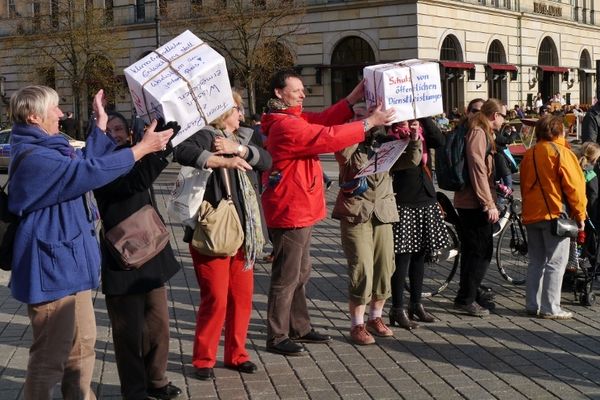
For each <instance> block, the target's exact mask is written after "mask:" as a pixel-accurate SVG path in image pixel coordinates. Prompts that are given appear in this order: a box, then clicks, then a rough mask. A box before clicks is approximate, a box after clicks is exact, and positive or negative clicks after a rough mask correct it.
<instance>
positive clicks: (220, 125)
mask: <svg viewBox="0 0 600 400" xmlns="http://www.w3.org/2000/svg"><path fill="white" fill-rule="evenodd" d="M231 92H232V94H233V102H234V103H235V106H234V107H243V106H244V100H242V95H241V94H240V93H239V92H238V91H237V90H236V89H233V88H231ZM233 111H234V108H231V109H229V110H227V111H225V112H224V113H223V115H221V116H220V117H219V118H217V119H215V120H214V121H213V122H211V123H210V124H211V125H212V126H214V127H215V128H217V129H225V120H226V119H227V118H229V117H230V116H231V114H233Z"/></svg>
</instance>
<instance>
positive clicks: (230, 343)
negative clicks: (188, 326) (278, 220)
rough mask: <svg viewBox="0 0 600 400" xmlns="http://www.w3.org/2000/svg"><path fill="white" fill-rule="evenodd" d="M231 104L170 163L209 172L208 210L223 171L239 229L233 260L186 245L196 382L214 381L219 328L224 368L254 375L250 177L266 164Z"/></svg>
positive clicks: (253, 186) (258, 247)
mask: <svg viewBox="0 0 600 400" xmlns="http://www.w3.org/2000/svg"><path fill="white" fill-rule="evenodd" d="M233 98H234V101H235V103H236V106H235V107H234V108H233V109H231V110H228V111H226V112H225V113H224V114H223V115H222V116H220V117H219V118H217V119H216V120H214V121H213V122H212V123H211V125H207V126H205V127H204V128H202V129H201V130H200V131H198V132H196V133H195V134H193V135H192V136H190V137H189V138H188V139H186V140H184V141H183V142H182V143H180V144H179V145H178V146H177V148H176V149H175V158H176V159H177V161H178V162H179V163H180V164H181V165H187V166H193V167H196V168H198V169H207V168H212V169H213V170H214V172H213V173H212V174H211V175H210V177H209V178H208V181H207V183H206V191H205V193H204V201H207V202H209V203H210V204H211V205H212V206H213V207H216V206H217V204H218V203H219V202H220V201H221V199H223V198H224V197H225V194H224V193H225V189H224V188H225V186H224V182H223V181H224V179H222V178H221V173H220V172H222V171H221V169H222V168H224V169H225V170H224V172H225V173H226V174H228V177H229V182H230V183H231V194H232V201H233V203H234V205H235V208H236V210H237V212H238V216H239V219H240V222H241V225H242V227H243V228H244V242H243V243H242V245H241V247H240V248H239V249H238V251H237V253H236V254H235V255H233V256H224V257H217V256H211V255H205V254H200V253H199V252H198V251H196V249H195V248H194V247H193V246H192V245H191V244H190V254H191V256H192V260H193V263H194V269H195V271H196V279H197V280H198V286H199V287H200V293H201V296H200V306H199V307H198V313H197V318H196V334H195V338H194V350H193V355H192V364H193V366H194V368H195V373H196V378H198V379H200V380H211V379H214V378H215V375H214V370H213V367H214V365H215V364H216V357H217V349H218V345H219V338H220V337H221V331H222V330H223V326H225V333H224V336H225V343H224V345H225V346H224V347H225V348H224V354H223V358H224V360H223V361H224V363H225V367H226V368H230V369H234V370H237V371H239V372H243V373H247V374H252V373H255V372H256V371H257V366H256V364H254V363H253V362H252V361H250V355H249V354H248V351H247V350H246V336H247V334H248V325H249V324H250V314H251V312H252V292H253V284H254V283H253V282H254V281H253V279H254V274H253V268H254V263H255V261H256V257H257V256H258V255H260V252H261V251H262V247H263V244H264V243H265V238H266V237H267V233H266V224H265V223H264V220H263V215H262V209H261V207H260V201H259V199H260V197H259V196H260V195H259V193H258V183H257V176H256V175H257V174H255V173H254V171H265V170H267V169H269V168H270V167H271V163H272V160H271V156H270V155H269V153H267V151H266V150H265V149H263V148H262V147H260V146H254V145H252V143H251V137H252V135H253V134H254V132H253V131H252V129H249V128H244V127H240V120H239V115H240V110H241V108H242V98H241V96H240V95H239V94H238V93H237V92H234V93H233ZM253 170H254V171H253ZM192 233H193V232H192V230H191V228H189V227H188V228H186V234H185V236H184V241H185V242H188V243H189V242H190V241H191V238H192Z"/></svg>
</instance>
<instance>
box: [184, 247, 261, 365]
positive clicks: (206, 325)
mask: <svg viewBox="0 0 600 400" xmlns="http://www.w3.org/2000/svg"><path fill="white" fill-rule="evenodd" d="M190 253H191V255H192V260H193V262H194V270H195V271H196V278H197V279H198V286H199V287H200V307H199V308H198V315H197V316H196V337H195V340H194V354H193V357H192V364H193V365H194V367H196V368H212V367H213V366H214V365H215V363H216V358H217V348H218V346H219V339H220V338H221V330H222V329H223V324H225V351H224V360H223V361H224V363H225V365H230V366H235V365H239V364H242V363H243V362H246V361H248V360H249V359H250V357H249V356H248V352H247V351H246V336H247V334H248V326H249V324H250V314H251V312H252V293H253V290H254V273H253V270H252V269H250V270H247V271H244V270H243V269H244V252H243V251H242V250H241V249H240V250H239V251H238V252H237V254H236V255H235V256H233V257H210V256H205V255H202V254H199V253H198V252H196V250H194V248H192V246H190Z"/></svg>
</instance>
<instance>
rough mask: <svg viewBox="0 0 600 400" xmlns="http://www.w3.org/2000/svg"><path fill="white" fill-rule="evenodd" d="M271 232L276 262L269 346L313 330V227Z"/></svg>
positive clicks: (274, 261)
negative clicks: (310, 284) (309, 297)
mask: <svg viewBox="0 0 600 400" xmlns="http://www.w3.org/2000/svg"><path fill="white" fill-rule="evenodd" d="M269 231H270V233H271V238H272V239H273V256H274V259H273V267H272V270H271V286H270V288H269V301H268V305H267V310H268V311H267V344H269V345H276V344H278V343H281V342H282V341H283V340H285V339H287V338H289V337H291V338H297V337H301V336H304V335H306V334H307V333H309V332H310V330H311V325H310V317H309V315H308V306H307V304H306V293H305V292H306V284H307V282H308V279H309V278H310V271H311V262H310V239H311V234H312V226H309V227H306V228H298V229H279V228H277V229H270V230H269Z"/></svg>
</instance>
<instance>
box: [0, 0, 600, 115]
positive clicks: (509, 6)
mask: <svg viewBox="0 0 600 400" xmlns="http://www.w3.org/2000/svg"><path fill="white" fill-rule="evenodd" d="M58 1H66V0H33V1H31V0H27V1H17V0H0V20H1V21H3V23H2V24H0V54H1V55H0V95H2V96H0V103H3V108H5V106H6V100H7V97H8V96H10V94H11V93H12V92H13V91H14V90H16V89H17V88H18V87H20V86H21V85H24V84H27V83H32V82H39V83H48V76H50V77H51V83H54V86H56V87H57V89H58V90H59V92H60V93H61V96H63V98H62V101H63V103H64V105H65V106H64V108H65V109H67V110H68V109H69V106H68V105H69V103H70V101H71V98H72V96H71V93H70V85H68V82H66V81H65V77H64V75H62V74H61V71H60V68H59V67H58V66H52V65H50V66H44V68H46V69H44V70H43V71H46V73H45V74H42V73H41V72H39V71H40V69H39V66H36V67H38V73H37V75H36V74H33V75H32V74H31V73H29V74H25V73H24V72H23V71H24V70H26V69H27V68H26V67H28V66H27V65H26V64H27V61H26V60H25V61H24V60H20V59H18V58H17V57H15V56H14V54H13V52H14V50H13V49H12V48H11V47H10V44H11V38H14V37H15V36H18V35H23V34H27V33H29V32H31V31H32V30H34V29H35V23H36V15H52V13H53V12H57V11H56V9H57V8H56V7H57V4H58V3H57V2H58ZM84 1H85V4H87V5H88V6H90V7H102V8H104V9H105V10H106V13H107V15H109V16H110V21H111V24H112V25H113V27H114V32H115V33H117V32H118V33H119V35H121V36H120V37H121V39H122V40H120V41H119V43H118V44H115V46H117V47H119V50H120V52H119V54H118V56H116V57H115V59H112V60H110V61H111V62H112V63H113V64H114V70H115V74H117V75H120V74H122V70H123V68H124V67H126V66H127V65H130V64H131V63H133V62H134V61H136V60H137V59H139V57H140V56H142V55H143V54H145V53H146V52H148V51H150V50H153V49H154V48H155V47H156V42H157V39H156V37H157V32H158V33H159V37H160V41H161V42H163V43H164V42H166V41H167V40H169V39H170V38H171V37H173V36H174V35H176V34H177V33H180V32H181V31H183V30H184V29H186V26H185V21H186V20H189V18H190V17H192V18H193V17H194V15H193V13H192V7H193V5H194V4H198V3H202V0H160V3H158V4H157V3H156V2H155V0H154V1H147V0H146V1H144V0H84ZM203 1H204V2H207V1H209V2H210V1H212V2H214V1H221V2H226V0H203ZM248 1H254V2H256V0H248ZM268 3H269V0H267V1H266V4H267V7H268ZM304 3H305V4H306V9H305V13H304V15H303V17H302V24H301V25H302V29H301V31H300V33H299V34H298V35H297V37H295V38H293V39H292V40H291V41H290V42H291V43H292V46H293V48H291V49H290V50H291V52H292V53H293V54H295V65H296V67H297V68H298V70H299V71H300V72H301V74H302V75H303V77H304V82H305V85H306V86H307V91H308V95H309V96H308V99H307V100H306V102H305V104H306V107H307V108H320V107H323V106H327V105H329V104H332V103H333V102H335V101H336V100H338V99H339V98H341V97H343V96H344V95H345V94H347V93H348V92H349V91H350V90H351V88H352V87H354V85H355V84H356V83H357V82H358V80H359V79H360V78H361V74H362V68H363V67H364V66H365V65H369V64H374V63H382V62H391V61H398V60H403V59H409V58H420V59H425V60H432V61H436V62H439V64H440V72H441V78H442V86H443V96H444V107H445V109H446V110H447V111H450V110H451V109H453V108H458V109H459V110H460V109H462V108H463V107H464V105H465V103H466V102H468V101H469V100H470V99H471V98H475V97H484V98H487V97H497V98H500V99H502V101H504V102H505V103H507V104H509V105H511V106H512V105H513V104H521V105H527V104H530V103H531V102H532V100H533V98H534V97H535V95H536V94H537V93H538V92H539V93H541V94H542V96H543V97H544V98H549V97H550V96H551V95H552V94H554V93H556V92H560V93H561V94H563V95H564V96H565V97H566V99H567V101H568V102H570V103H571V104H589V103H592V101H593V99H594V96H595V90H596V72H595V71H596V70H595V64H596V62H595V60H596V59H597V58H600V47H599V45H598V44H597V43H600V17H599V15H598V11H599V10H600V0H553V1H551V0H306V1H305V2H304ZM53 7H55V8H53ZM157 9H158V10H159V15H160V16H161V18H160V25H157V24H156V20H155V15H156V10H157ZM198 18H201V16H198ZM157 27H161V28H162V29H159V30H157ZM178 30H179V31H178ZM31 40H44V38H43V37H42V38H40V37H36V36H32V37H31ZM48 68H49V69H50V71H49V72H50V73H49V74H48V73H47V72H48ZM53 68H56V70H54V71H53V70H52V69H53ZM2 99H3V100H4V101H2ZM115 101H116V102H117V109H118V110H119V111H122V112H125V113H128V112H129V111H130V102H129V98H128V96H119V97H118V98H117V99H116V100H115ZM259 106H260V104H259ZM3 112H4V110H3Z"/></svg>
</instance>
